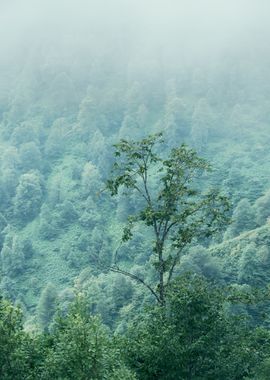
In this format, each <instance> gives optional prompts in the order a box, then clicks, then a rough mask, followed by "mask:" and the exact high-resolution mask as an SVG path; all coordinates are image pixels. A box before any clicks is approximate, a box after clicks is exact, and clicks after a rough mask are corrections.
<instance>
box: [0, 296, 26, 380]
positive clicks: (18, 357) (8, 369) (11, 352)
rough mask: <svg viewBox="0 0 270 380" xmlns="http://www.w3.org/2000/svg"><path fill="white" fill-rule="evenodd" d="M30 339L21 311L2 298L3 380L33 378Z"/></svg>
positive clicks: (0, 348) (0, 360) (0, 343)
mask: <svg viewBox="0 0 270 380" xmlns="http://www.w3.org/2000/svg"><path fill="white" fill-rule="evenodd" d="M29 341H30V339H29V338H28V337H27V335H26V333H25V332H24V331H23V324H22V313H21V311H20V310H19V309H18V308H17V307H14V306H12V305H11V304H10V303H9V302H8V301H6V300H3V299H0V351H1V355H0V378H1V380H22V379H30V378H31V377H28V375H29V374H30V361H31V358H29V352H28V350H29V343H30V342H29ZM29 359H30V360H29ZM28 371H29V372H28Z"/></svg>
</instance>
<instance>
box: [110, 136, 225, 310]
mask: <svg viewBox="0 0 270 380" xmlns="http://www.w3.org/2000/svg"><path fill="white" fill-rule="evenodd" d="M161 142H163V140H162V134H156V135H150V136H148V137H146V138H144V139H142V140H141V141H126V140H121V141H120V143H118V144H116V145H115V149H116V150H115V157H116V159H115V163H114V166H113V171H112V178H110V179H109V180H108V181H107V189H108V190H109V191H110V192H111V195H112V196H114V195H117V193H118V191H119V188H122V187H123V188H124V189H126V190H127V191H128V190H130V191H134V190H135V191H136V192H137V194H138V195H139V197H140V198H141V199H142V200H143V201H144V203H143V206H142V207H141V209H140V210H139V211H138V212H137V213H136V214H134V215H132V216H130V217H129V218H128V225H127V226H126V228H125V229H124V233H123V238H122V240H123V241H128V240H129V239H131V238H132V227H133V225H134V224H135V223H143V224H144V225H145V226H147V227H149V228H150V229H151V230H152V232H153V234H154V246H153V256H154V257H152V258H151V259H150V260H151V262H152V264H153V265H154V267H155V269H156V271H157V274H158V286H157V288H156V289H155V288H154V287H153V286H151V285H149V284H146V283H145V282H144V280H143V279H140V278H138V277H137V276H134V275H133V274H132V273H128V272H127V271H124V270H121V269H120V268H119V267H118V266H117V264H116V265H114V266H113V267H112V268H111V269H112V270H113V271H116V272H120V273H123V274H126V275H128V276H130V277H132V278H134V279H135V280H137V281H139V282H141V283H143V284H144V285H145V286H147V288H148V289H149V290H150V291H151V293H152V294H153V296H154V297H155V298H156V300H157V301H158V302H159V303H160V304H162V305H163V304H165V296H166V287H167V286H168V285H169V284H170V282H171V280H172V278H173V275H174V271H175V269H176V266H177V264H178V263H179V260H180V257H181V254H182V252H183V250H184V248H185V247H186V246H187V245H189V244H190V243H191V242H192V241H193V240H195V239H197V240H200V239H204V238H209V237H210V236H211V235H213V234H214V233H215V232H216V231H218V230H219V229H220V227H221V225H224V224H225V223H226V222H227V221H228V215H227V214H228V211H229V202H228V200H227V198H226V197H225V196H223V195H221V194H220V193H219V192H218V191H216V190H210V191H208V192H203V191H202V190H201V188H202V186H203V182H202V177H203V174H204V173H205V172H209V171H210V165H209V164H208V162H207V161H205V160H204V159H202V158H200V157H198V155H197V154H196V152H195V151H194V150H192V149H190V148H188V147H187V146H186V145H184V144H183V145H181V146H180V147H179V148H174V149H172V150H171V151H170V153H169V155H168V157H167V158H165V159H164V158H163V157H162V154H158V153H157V152H156V151H157V146H158V145H159V144H160V143H161ZM153 177H154V178H155V181H153ZM195 178H196V181H195Z"/></svg>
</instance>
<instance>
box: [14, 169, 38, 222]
mask: <svg viewBox="0 0 270 380" xmlns="http://www.w3.org/2000/svg"><path fill="white" fill-rule="evenodd" d="M42 196H43V191H42V183H41V177H40V174H39V172H38V171H30V172H28V173H26V174H23V175H21V177H20V180H19V184H18V186H17V189H16V195H15V198H14V211H15V214H16V215H17V216H18V217H19V218H20V219H21V220H22V221H29V220H32V219H33V218H34V217H35V216H36V215H37V213H38V212H39V208H40V206H41V201H42Z"/></svg>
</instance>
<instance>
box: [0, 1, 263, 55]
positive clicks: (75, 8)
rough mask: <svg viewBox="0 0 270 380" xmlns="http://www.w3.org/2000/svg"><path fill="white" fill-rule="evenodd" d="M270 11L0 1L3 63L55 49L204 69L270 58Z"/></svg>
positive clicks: (209, 5)
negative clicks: (231, 57) (257, 54)
mask: <svg viewBox="0 0 270 380" xmlns="http://www.w3.org/2000/svg"><path fill="white" fill-rule="evenodd" d="M269 11H270V2H269V1H267V0H76V1H75V0H24V1H21V0H0V47H1V52H2V54H1V56H0V61H1V60H2V61H8V62H12V60H14V59H15V58H14V57H16V58H17V59H20V57H22V58H24V57H25V54H26V52H28V51H31V49H32V48H33V47H35V48H37V47H38V48H39V49H40V48H41V47H44V48H45V49H50V46H56V47H57V49H59V54H63V56H65V54H66V53H67V52H69V54H70V53H71V54H72V52H73V53H74V54H79V55H80V54H81V55H82V57H83V56H84V55H85V54H87V52H89V54H98V53H99V50H100V51H103V50H106V49H107V50H110V51H111V52H113V50H115V51H117V49H122V50H123V51H125V52H128V53H129V54H130V55H131V56H132V57H136V56H140V55H144V56H145V55H146V56H147V55H148V56H149V57H151V56H152V55H155V57H156V56H160V57H163V59H165V60H166V59H179V60H181V59H185V60H190V61H192V60H196V59H202V60H205V61H206V62H207V61H209V60H211V59H213V57H215V56H220V57H223V56H224V55H226V54H234V53H235V52H239V51H252V50H254V49H257V50H258V49H260V50H261V52H263V53H264V54H265V53H267V52H266V50H267V40H268V38H269V34H270V33H269V32H270V26H269V25H270V24H269V23H268V15H269ZM268 24H269V25H268ZM113 48H115V49H113ZM41 50H42V48H41ZM43 54H44V52H43ZM120 56H121V54H120Z"/></svg>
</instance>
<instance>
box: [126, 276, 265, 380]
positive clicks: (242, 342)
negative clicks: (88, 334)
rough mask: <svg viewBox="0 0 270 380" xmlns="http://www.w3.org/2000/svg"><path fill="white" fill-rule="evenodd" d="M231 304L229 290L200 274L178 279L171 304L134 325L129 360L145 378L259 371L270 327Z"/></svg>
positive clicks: (238, 376) (212, 376) (235, 375)
mask: <svg viewBox="0 0 270 380" xmlns="http://www.w3.org/2000/svg"><path fill="white" fill-rule="evenodd" d="M225 303H226V296H225V294H224V293H223V292H222V291H221V290H220V289H218V288H216V287H213V286H211V285H210V284H209V283H208V282H206V281H205V280H204V279H202V278H200V277H197V276H195V277H194V276H190V275H187V276H184V277H182V278H180V279H178V280H177V281H176V282H174V284H173V285H172V287H171V290H170V292H169V298H168V305H167V307H166V308H165V307H154V308H152V309H151V310H150V312H149V313H146V314H145V315H144V316H143V317H142V316H139V317H138V318H137V319H136V320H135V321H134V322H133V324H132V326H131V327H130V329H129V332H128V338H127V341H126V342H127V343H126V345H127V360H128V362H129V364H130V366H131V367H132V368H135V370H136V372H137V374H138V377H139V379H142V380H148V379H149V380H150V379H163V380H165V379H166V380H174V379H192V380H199V379H200V380H203V379H207V380H211V379H213V380H214V379H215V380H217V379H220V380H224V379H230V380H237V379H246V378H247V377H248V376H253V375H254V370H255V369H256V367H257V366H258V364H260V363H261V361H262V359H263V357H264V355H265V354H266V352H269V349H270V336H269V332H268V331H266V330H260V329H258V330H253V329H250V327H249V326H248V325H247V323H246V322H245V321H244V320H243V319H241V318H239V317H235V316H232V315H228V314H227V313H226V311H225V309H224V305H225ZM252 378H253V377H252Z"/></svg>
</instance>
